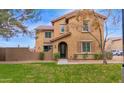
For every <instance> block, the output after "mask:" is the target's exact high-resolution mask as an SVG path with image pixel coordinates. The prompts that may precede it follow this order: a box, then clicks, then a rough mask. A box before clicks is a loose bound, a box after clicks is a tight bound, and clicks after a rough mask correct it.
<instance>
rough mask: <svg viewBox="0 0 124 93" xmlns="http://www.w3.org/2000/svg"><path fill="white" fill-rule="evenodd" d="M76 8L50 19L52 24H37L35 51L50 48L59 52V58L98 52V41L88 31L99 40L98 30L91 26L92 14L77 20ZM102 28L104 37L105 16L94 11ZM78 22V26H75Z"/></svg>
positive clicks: (70, 57) (79, 56)
mask: <svg viewBox="0 0 124 93" xmlns="http://www.w3.org/2000/svg"><path fill="white" fill-rule="evenodd" d="M77 13H78V10H76V11H73V12H71V13H68V14H65V15H63V16H61V17H59V18H57V19H55V20H52V21H51V22H52V26H39V27H37V28H36V30H37V32H36V33H37V34H36V35H37V39H36V51H37V52H45V51H49V50H52V55H53V54H54V53H60V56H61V58H68V59H74V58H75V57H76V58H77V59H80V58H81V55H82V54H85V53H88V54H89V55H90V54H94V53H96V52H100V48H99V45H98V42H97V41H96V39H95V38H94V37H92V36H91V35H90V34H89V33H88V32H89V31H90V33H92V34H93V35H94V36H95V37H96V38H97V39H98V40H100V38H99V37H100V34H99V31H98V30H96V29H94V28H93V27H92V25H91V24H92V21H93V17H92V16H86V17H85V19H81V18H80V20H79V21H77ZM96 15H97V16H98V18H99V20H100V22H101V23H100V25H101V28H102V38H103V39H104V20H105V19H106V17H105V16H103V15H101V14H98V13H96ZM77 24H78V27H77Z"/></svg>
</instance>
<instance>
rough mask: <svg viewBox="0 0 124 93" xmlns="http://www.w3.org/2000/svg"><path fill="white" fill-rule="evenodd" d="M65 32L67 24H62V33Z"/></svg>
mask: <svg viewBox="0 0 124 93" xmlns="http://www.w3.org/2000/svg"><path fill="white" fill-rule="evenodd" d="M64 31H65V24H61V28H60V32H61V33H64Z"/></svg>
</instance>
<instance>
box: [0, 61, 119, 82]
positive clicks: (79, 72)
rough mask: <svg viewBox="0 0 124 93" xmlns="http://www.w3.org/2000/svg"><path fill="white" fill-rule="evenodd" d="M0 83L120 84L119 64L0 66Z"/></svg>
mask: <svg viewBox="0 0 124 93" xmlns="http://www.w3.org/2000/svg"><path fill="white" fill-rule="evenodd" d="M0 82H26V83H28V82H32V83H33V82H67V83H68V82H82V83H83V82H87V83H88V82H121V64H108V65H103V64H82V65H81V64H79V65H57V64H55V63H39V64H38V63H37V64H0Z"/></svg>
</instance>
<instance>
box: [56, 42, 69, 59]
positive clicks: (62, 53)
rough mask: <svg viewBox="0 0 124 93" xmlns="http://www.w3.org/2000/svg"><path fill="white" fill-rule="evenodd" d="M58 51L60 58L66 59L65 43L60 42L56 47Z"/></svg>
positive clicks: (66, 48) (66, 49) (66, 47)
mask: <svg viewBox="0 0 124 93" xmlns="http://www.w3.org/2000/svg"><path fill="white" fill-rule="evenodd" d="M58 48H59V49H58V50H59V53H60V58H67V53H68V46H67V43H65V42H60V43H59V45H58Z"/></svg>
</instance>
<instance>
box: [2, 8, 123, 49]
mask: <svg viewBox="0 0 124 93" xmlns="http://www.w3.org/2000/svg"><path fill="white" fill-rule="evenodd" d="M71 11H73V10H71V9H55V10H54V9H44V10H42V11H41V18H42V19H41V20H40V21H38V22H36V23H29V24H27V26H28V29H30V30H33V29H34V28H36V27H37V26H39V25H51V20H53V19H55V18H57V17H59V16H62V15H63V14H66V13H68V12H71ZM115 14H116V12H115ZM120 19H121V18H120ZM110 22H111V19H110V20H109V22H108V24H109V23H110ZM108 29H109V31H112V32H114V33H113V34H111V36H116V37H119V36H121V35H122V29H121V22H120V23H118V24H117V25H116V26H112V25H111V26H110V25H108ZM18 45H20V47H30V48H34V47H35V38H33V37H29V36H22V35H20V36H18V37H13V38H11V39H10V40H9V41H6V40H5V39H3V38H0V47H17V46H18Z"/></svg>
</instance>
